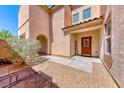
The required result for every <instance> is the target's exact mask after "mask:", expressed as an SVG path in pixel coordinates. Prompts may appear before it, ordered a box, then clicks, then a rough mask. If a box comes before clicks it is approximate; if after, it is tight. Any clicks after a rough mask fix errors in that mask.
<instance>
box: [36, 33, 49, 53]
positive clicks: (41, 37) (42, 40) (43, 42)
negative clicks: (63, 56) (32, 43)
mask: <svg viewBox="0 0 124 93" xmlns="http://www.w3.org/2000/svg"><path fill="white" fill-rule="evenodd" d="M37 40H38V41H40V43H41V46H42V47H41V49H40V51H39V53H40V54H47V45H48V44H47V38H46V37H45V36H44V35H38V36H37Z"/></svg>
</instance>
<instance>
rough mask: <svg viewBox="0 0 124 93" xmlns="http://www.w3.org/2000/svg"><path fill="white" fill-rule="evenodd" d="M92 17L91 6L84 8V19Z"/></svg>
mask: <svg viewBox="0 0 124 93" xmlns="http://www.w3.org/2000/svg"><path fill="white" fill-rule="evenodd" d="M90 17H91V8H87V9H85V10H83V19H87V18H90Z"/></svg>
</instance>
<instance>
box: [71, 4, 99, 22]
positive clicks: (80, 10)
mask: <svg viewBox="0 0 124 93" xmlns="http://www.w3.org/2000/svg"><path fill="white" fill-rule="evenodd" d="M90 7H91V18H88V19H85V20H83V10H85V9H87V8H90ZM76 13H79V22H81V21H87V20H89V19H93V18H95V17H99V16H100V6H98V5H85V6H82V7H79V8H77V9H75V10H73V11H72V16H73V15H74V14H76ZM76 23H78V22H76ZM73 24H75V23H73Z"/></svg>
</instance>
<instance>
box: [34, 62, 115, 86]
mask: <svg viewBox="0 0 124 93" xmlns="http://www.w3.org/2000/svg"><path fill="white" fill-rule="evenodd" d="M32 68H33V69H35V70H36V71H42V72H44V73H46V74H48V75H49V76H51V77H52V79H53V82H54V83H55V84H56V85H57V86H58V87H61V88H117V85H116V83H115V82H114V80H113V79H112V78H111V76H110V74H109V73H108V72H107V70H106V69H105V67H104V66H103V64H100V63H92V73H88V72H85V71H82V70H79V69H76V68H72V67H69V66H66V65H63V64H59V63H56V62H52V61H48V60H47V61H45V62H43V63H42V64H39V65H34V66H33V67H32Z"/></svg>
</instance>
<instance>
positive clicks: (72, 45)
mask: <svg viewBox="0 0 124 93" xmlns="http://www.w3.org/2000/svg"><path fill="white" fill-rule="evenodd" d="M75 41H76V35H75V34H71V47H70V48H71V56H73V55H75V54H76V49H75Z"/></svg>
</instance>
